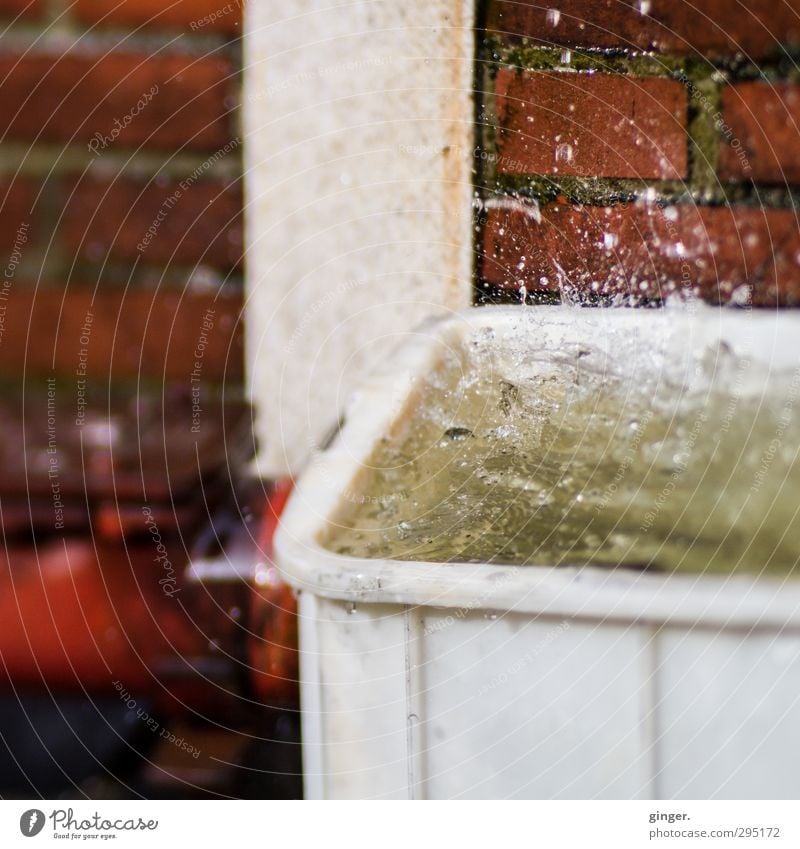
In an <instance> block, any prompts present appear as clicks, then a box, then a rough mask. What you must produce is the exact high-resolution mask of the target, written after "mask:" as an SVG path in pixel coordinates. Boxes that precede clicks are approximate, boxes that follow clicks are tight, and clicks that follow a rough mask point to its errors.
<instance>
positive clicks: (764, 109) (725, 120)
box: [719, 82, 800, 184]
mask: <svg viewBox="0 0 800 849" xmlns="http://www.w3.org/2000/svg"><path fill="white" fill-rule="evenodd" d="M719 129H720V132H721V134H722V135H723V137H724V138H723V142H722V148H721V150H720V165H719V173H720V176H721V177H722V179H723V180H737V179H742V178H745V179H751V180H755V181H756V182H759V183H778V184H780V183H784V184H785V183H800V159H798V156H797V151H798V150H799V149H800V86H797V85H792V84H790V83H776V84H774V85H770V84H769V83H762V82H751V83H741V84H739V85H736V86H729V87H727V88H725V89H724V90H723V92H722V122H720V125H719Z"/></svg>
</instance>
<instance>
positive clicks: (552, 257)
mask: <svg viewBox="0 0 800 849" xmlns="http://www.w3.org/2000/svg"><path fill="white" fill-rule="evenodd" d="M745 6H746V8H745ZM484 14H485V19H484V24H485V34H484V35H485V38H484V40H483V42H482V47H481V52H480V56H479V69H480V70H479V84H478V88H479V89H481V94H480V98H481V103H480V109H479V120H480V124H481V143H480V145H479V146H478V147H477V148H476V150H475V155H476V157H477V158H478V159H479V162H478V165H479V166H480V168H479V194H480V200H479V204H478V206H479V208H478V210H477V211H476V216H477V219H478V220H477V223H478V229H479V233H480V235H479V245H478V247H479V261H478V276H479V280H478V287H479V288H478V297H479V299H480V300H495V299H517V300H519V299H520V295H521V296H522V297H527V299H528V300H530V301H539V302H551V301H558V300H562V299H569V300H571V301H578V302H581V303H586V302H595V301H599V302H608V301H611V302H623V303H637V304H642V303H647V304H652V303H656V304H657V303H661V302H663V300H664V299H665V298H667V297H669V296H673V295H676V294H677V295H685V294H687V293H690V294H692V295H694V296H699V297H702V298H703V299H705V300H708V301H710V302H713V303H730V302H733V303H735V304H739V305H745V304H753V305H760V306H775V305H791V304H797V303H800V228H799V227H798V221H797V212H796V207H795V200H796V198H797V197H798V186H799V185H800V129H798V128H799V127H800V123H799V119H800V73H799V72H798V70H797V66H796V65H795V60H796V58H797V55H798V54H797V49H798V45H800V2H797V0H777V2H776V0H753V2H750V3H747V4H738V3H728V2H724V0H693V2H692V3H688V2H683V0H654V2H647V0H638V2H632V0H561V1H560V2H559V0H552V2H549V3H547V4H539V3H533V2H529V0H514V2H511V0H509V1H508V2H505V0H489V2H488V3H487V4H486V8H485V10H484Z"/></svg>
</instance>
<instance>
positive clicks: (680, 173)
mask: <svg viewBox="0 0 800 849" xmlns="http://www.w3.org/2000/svg"><path fill="white" fill-rule="evenodd" d="M496 93H497V100H496V109H497V118H498V124H499V127H498V132H497V146H498V158H497V162H496V167H497V170H498V171H499V172H501V173H506V174H561V175H572V176H598V177H636V178H641V179H647V178H651V179H666V180H677V179H681V178H683V177H684V176H685V175H686V170H687V162H688V149H687V135H686V129H685V128H686V114H687V93H686V90H685V88H684V87H683V86H682V85H681V84H680V83H677V82H675V81H673V80H666V79H660V78H658V77H627V76H621V75H612V74H586V73H579V74H575V73H558V72H555V73H524V72H515V71H511V70H508V69H501V70H500V71H499V72H498V74H497V82H496Z"/></svg>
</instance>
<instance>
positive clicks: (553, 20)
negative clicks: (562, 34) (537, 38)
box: [547, 9, 561, 27]
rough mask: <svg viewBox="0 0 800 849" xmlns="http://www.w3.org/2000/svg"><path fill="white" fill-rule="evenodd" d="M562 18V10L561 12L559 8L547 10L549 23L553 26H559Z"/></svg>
mask: <svg viewBox="0 0 800 849" xmlns="http://www.w3.org/2000/svg"><path fill="white" fill-rule="evenodd" d="M560 20H561V12H559V10H558V9H548V10H547V23H548V24H550V26H551V27H557V26H558V22H559V21H560Z"/></svg>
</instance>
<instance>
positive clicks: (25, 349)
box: [0, 286, 243, 386]
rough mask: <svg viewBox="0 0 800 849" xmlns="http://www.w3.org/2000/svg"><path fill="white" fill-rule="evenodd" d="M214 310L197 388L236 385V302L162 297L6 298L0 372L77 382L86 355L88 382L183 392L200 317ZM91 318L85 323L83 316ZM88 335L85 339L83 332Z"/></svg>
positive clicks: (78, 293)
mask: <svg viewBox="0 0 800 849" xmlns="http://www.w3.org/2000/svg"><path fill="white" fill-rule="evenodd" d="M209 309H214V310H215V312H214V314H213V317H212V319H213V320H212V327H211V329H210V330H208V332H207V333H206V336H207V342H206V348H205V350H204V352H203V357H202V368H201V375H202V379H203V380H204V381H207V380H211V381H221V380H226V381H228V380H233V381H239V380H241V377H242V372H243V364H242V360H243V357H242V338H241V337H242V323H241V310H242V301H241V296H240V295H238V294H232V295H225V296H218V297H216V298H214V296H213V295H206V294H195V293H184V294H180V293H176V292H164V291H142V290H132V291H129V292H127V293H123V292H118V291H106V292H98V293H97V294H94V295H93V293H92V290H91V289H88V288H75V287H74V286H71V287H69V288H68V289H67V290H66V292H65V291H64V290H63V287H62V288H61V289H41V288H40V289H39V290H38V291H36V292H34V291H32V290H31V289H30V288H19V289H14V290H12V292H11V294H10V296H9V298H8V301H7V306H6V315H5V318H6V329H5V332H4V334H3V337H2V340H1V341H0V353H1V354H2V356H0V371H2V373H3V374H5V375H8V376H16V375H19V374H20V373H21V372H22V369H23V367H24V369H25V373H26V374H28V375H31V374H33V375H36V374H49V373H51V371H52V370H53V368H54V365H55V369H56V370H57V371H58V372H60V373H62V374H65V375H68V376H70V377H77V375H76V372H77V370H78V369H79V366H80V359H81V358H80V352H81V350H82V349H85V350H86V352H87V353H86V371H87V376H89V377H93V378H95V379H97V380H108V379H110V378H111V377H113V378H114V379H116V378H120V377H140V376H145V377H151V378H155V379H156V380H162V379H165V378H166V379H176V380H184V381H185V382H186V385H187V386H188V385H189V380H190V375H191V373H192V371H193V369H194V364H195V354H194V352H195V349H196V348H197V344H198V340H199V339H200V336H201V333H202V332H203V317H204V315H205V314H206V312H207V310H209ZM88 314H91V316H92V318H91V321H90V322H89V323H87V320H86V319H87V315H88ZM85 327H88V328H89V333H88V334H87V335H86V338H84V339H82V336H83V335H84V332H85V331H84V328H85Z"/></svg>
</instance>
